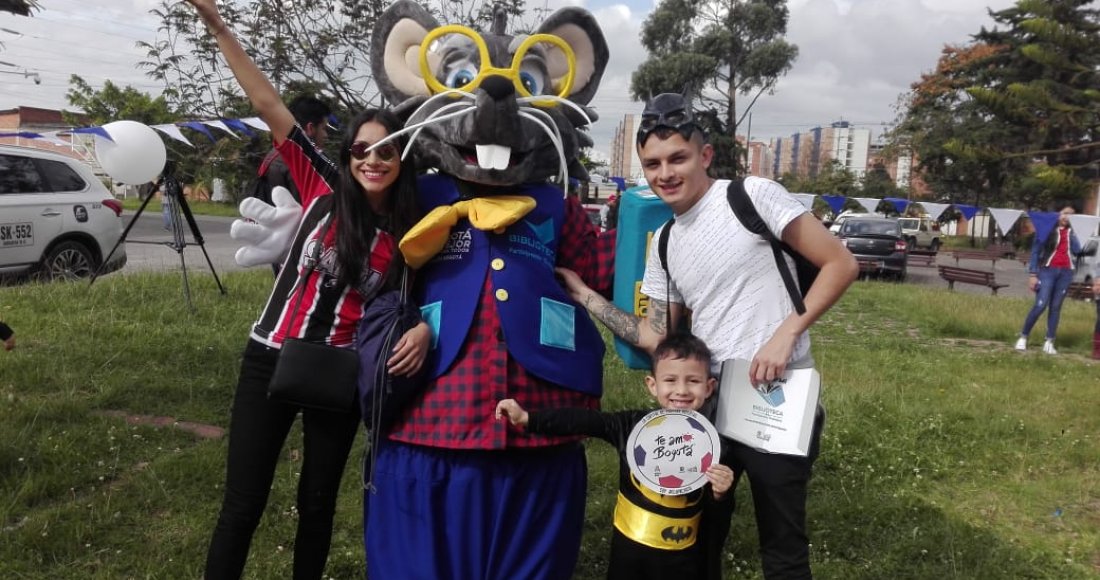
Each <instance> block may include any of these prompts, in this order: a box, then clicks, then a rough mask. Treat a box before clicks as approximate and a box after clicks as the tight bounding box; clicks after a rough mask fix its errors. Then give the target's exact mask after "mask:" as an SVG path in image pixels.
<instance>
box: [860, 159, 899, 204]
mask: <svg viewBox="0 0 1100 580" xmlns="http://www.w3.org/2000/svg"><path fill="white" fill-rule="evenodd" d="M860 195H861V197H878V198H886V197H905V195H906V191H905V190H904V189H902V188H900V187H898V184H897V182H895V181H894V179H893V178H892V177H890V174H889V173H887V171H886V166H885V165H883V164H882V163H881V162H879V163H876V164H874V165H872V166H871V168H870V169H869V170H868V171H867V173H865V174H864V175H863V184H862V186H861V188H860Z"/></svg>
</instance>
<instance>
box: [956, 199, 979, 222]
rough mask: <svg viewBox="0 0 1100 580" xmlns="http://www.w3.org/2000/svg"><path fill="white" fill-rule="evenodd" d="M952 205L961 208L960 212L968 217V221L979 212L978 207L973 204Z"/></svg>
mask: <svg viewBox="0 0 1100 580" xmlns="http://www.w3.org/2000/svg"><path fill="white" fill-rule="evenodd" d="M951 205H953V206H955V209H957V210H959V213H961V214H963V217H964V218H966V221H970V220H972V219H974V216H975V215H977V213H978V208H976V207H974V206H972V205H964V204H961V203H954V204H951Z"/></svg>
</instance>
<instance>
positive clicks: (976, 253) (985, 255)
mask: <svg viewBox="0 0 1100 580" xmlns="http://www.w3.org/2000/svg"><path fill="white" fill-rule="evenodd" d="M951 254H952V255H953V256H954V257H955V265H956V266H958V265H959V259H960V258H961V259H964V260H990V261H991V262H993V266H994V267H996V266H997V260H999V259H1000V258H1001V255H1000V254H999V253H997V252H990V251H988V250H955V251H954V252H951Z"/></svg>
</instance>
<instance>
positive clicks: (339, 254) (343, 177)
mask: <svg viewBox="0 0 1100 580" xmlns="http://www.w3.org/2000/svg"><path fill="white" fill-rule="evenodd" d="M372 121H373V122H376V123H378V124H380V125H382V126H383V127H385V128H386V133H387V134H391V133H394V132H396V131H398V130H400V129H401V127H402V125H401V121H399V120H398V118H397V117H396V116H395V115H394V114H393V113H391V112H389V111H387V110H385V109H367V110H365V111H363V112H362V113H359V114H358V115H356V116H355V118H354V119H352V120H351V123H349V124H348V130H347V131H346V132H344V137H343V139H342V140H341V142H340V182H339V183H338V184H337V185H336V191H334V192H333V200H334V206H333V216H334V218H335V220H336V223H338V224H339V225H338V227H337V228H336V260H337V261H338V262H339V263H340V281H341V282H342V283H344V284H348V285H350V286H352V287H353V288H358V287H359V280H360V278H361V277H362V275H363V267H364V264H368V260H369V258H370V248H371V244H372V243H373V242H374V232H375V228H378V227H382V228H383V229H386V230H387V231H389V232H390V233H392V234H393V236H394V237H395V238H396V239H398V240H400V239H401V237H402V236H404V235H405V232H407V231H409V228H411V227H412V226H413V224H415V223H416V220H418V219H419V214H420V212H419V210H418V209H417V205H416V166H415V165H414V164H413V161H412V156H411V155H410V156H409V158H408V159H407V160H405V161H402V162H401V173H400V175H398V177H397V180H396V181H394V182H393V185H391V186H390V190H389V195H387V196H386V211H387V212H388V214H389V215H388V217H387V216H382V215H378V214H377V213H375V211H374V210H373V209H371V206H370V202H369V201H368V200H367V194H366V192H365V191H363V188H362V187H361V186H360V185H359V182H358V181H356V180H355V177H354V176H353V175H352V172H351V144H352V143H354V142H355V135H356V134H357V133H358V132H359V128H360V127H362V126H363V125H364V124H366V123H370V122H372ZM405 143H406V139H405V137H404V136H402V137H399V138H398V139H397V140H396V142H394V144H395V145H397V147H398V151H403V150H404V149H405ZM387 220H388V225H386V224H387ZM401 262H402V257H401V255H400V253H396V254H395V255H394V258H393V260H391V261H390V266H389V268H388V271H387V272H386V286H387V287H393V286H394V285H395V283H399V282H400V281H399V279H398V278H397V275H398V273H400V265H401ZM368 265H369V264H368Z"/></svg>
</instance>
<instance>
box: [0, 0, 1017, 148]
mask: <svg viewBox="0 0 1100 580" xmlns="http://www.w3.org/2000/svg"><path fill="white" fill-rule="evenodd" d="M158 4H159V1H158V0H98V1H97V2H95V3H94V6H91V4H90V3H85V2H83V1H81V0H51V2H49V3H48V4H47V5H45V7H44V9H43V10H42V11H41V12H39V13H38V14H37V15H36V16H35V17H33V18H21V17H15V16H12V15H8V14H0V28H7V29H13V30H17V31H20V32H21V33H23V36H15V35H11V34H8V33H3V32H0V42H3V43H4V47H3V48H0V61H4V62H9V63H13V64H16V65H17V67H15V68H12V67H6V66H2V65H0V71H22V70H23V69H27V70H34V71H39V72H40V74H41V76H42V84H41V85H35V84H34V83H33V82H32V81H31V80H29V79H21V78H18V77H17V76H15V75H4V76H3V78H0V109H6V108H11V107H15V106H17V105H33V106H44V107H56V108H60V107H64V106H66V101H65V98H64V95H65V90H66V89H67V87H68V78H69V75H70V74H72V73H76V74H80V75H81V76H83V77H84V78H85V79H86V80H88V81H89V82H90V83H91V84H92V85H93V86H99V85H102V83H103V81H104V80H106V79H111V80H112V81H114V82H116V83H118V84H122V85H126V84H132V85H134V86H135V87H137V88H139V89H142V90H147V91H151V92H155V91H159V90H160V87H159V86H158V85H157V84H156V83H154V82H153V81H151V80H150V79H148V78H147V77H145V76H144V74H143V71H141V70H139V69H137V68H136V66H135V63H137V62H138V61H139V60H141V59H143V58H144V55H143V54H142V52H141V51H140V50H139V49H137V48H135V47H134V43H135V42H136V41H137V40H144V41H152V40H153V39H154V38H155V34H156V26H157V24H158V22H157V20H156V19H155V18H154V17H152V16H149V15H148V14H147V11H148V10H149V9H150V8H152V7H155V6H156V5H158ZM1013 4H1014V0H844V1H841V0H790V2H789V7H790V12H791V18H790V23H789V27H788V39H789V40H790V41H791V42H794V43H795V44H797V45H798V47H799V59H798V61H796V63H795V65H794V67H793V68H792V70H791V71H790V72H789V73H788V74H787V75H786V76H785V77H783V78H782V79H780V81H779V83H778V85H777V86H776V89H775V92H774V94H772V95H764V96H762V97H761V98H760V99H759V101H757V104H756V107H755V108H754V109H753V126H752V132H753V137H754V138H767V137H773V136H783V135H789V134H791V133H794V132H799V131H803V130H806V129H809V128H812V127H814V126H817V125H825V124H828V123H830V122H832V121H836V120H838V119H841V118H843V119H847V120H850V121H853V122H856V123H857V124H862V125H864V126H869V127H871V128H873V129H878V128H880V123H882V122H890V121H892V120H893V119H894V117H895V113H894V110H893V106H894V104H895V102H896V101H897V98H898V96H899V95H900V94H901V93H903V92H905V91H906V90H907V88H908V86H909V84H910V83H912V82H913V81H915V80H917V79H918V78H919V76H920V74H921V73H922V72H924V71H928V70H931V69H932V68H933V67H934V66H935V63H936V59H937V58H938V56H939V53H940V49H941V48H942V46H943V45H944V44H945V43H964V42H966V41H968V40H969V37H970V35H971V34H973V33H975V32H977V31H978V29H979V28H980V27H981V26H982V25H989V24H990V23H991V21H990V19H989V18H988V16H987V8H986V6H987V5H991V6H992V7H993V8H994V9H998V10H999V9H1003V8H1007V7H1009V6H1011V5H1013ZM564 5H582V6H586V7H588V8H589V9H590V10H592V12H593V14H594V15H595V17H596V19H597V20H598V21H599V22H600V25H601V27H602V29H603V33H604V36H605V37H606V39H607V42H608V45H609V47H610V51H611V59H610V62H609V63H608V67H607V70H606V71H605V73H604V77H603V81H602V83H601V87H600V90H599V92H598V93H597V94H596V97H595V98H594V99H593V102H592V105H593V106H594V107H595V108H596V110H597V111H598V112H599V114H600V120H599V121H598V122H597V123H596V124H595V126H594V127H593V130H592V137H593V139H594V140H595V142H596V147H597V148H598V149H601V150H606V149H607V147H608V143H609V141H610V139H611V134H612V132H613V131H614V128H615V126H616V125H617V123H618V121H619V119H621V117H622V115H624V114H628V113H636V112H638V111H639V110H640V109H641V104H640V103H636V102H633V101H631V99H630V76H631V73H632V72H633V71H634V69H635V68H637V66H638V65H639V64H640V63H641V62H642V61H644V60H645V58H646V53H645V50H644V49H643V48H642V46H641V42H640V35H641V24H642V22H643V21H644V19H645V17H646V15H647V14H648V13H649V11H650V10H652V7H653V6H654V5H655V0H610V1H605V0H551V1H550V2H549V3H548V7H549V8H551V9H553V8H557V7H560V6H564ZM747 100H748V99H747V98H745V97H742V98H741V102H743V103H744V102H747Z"/></svg>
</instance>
